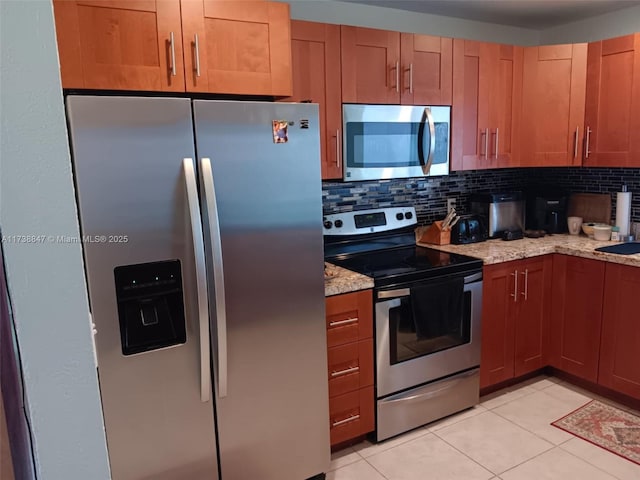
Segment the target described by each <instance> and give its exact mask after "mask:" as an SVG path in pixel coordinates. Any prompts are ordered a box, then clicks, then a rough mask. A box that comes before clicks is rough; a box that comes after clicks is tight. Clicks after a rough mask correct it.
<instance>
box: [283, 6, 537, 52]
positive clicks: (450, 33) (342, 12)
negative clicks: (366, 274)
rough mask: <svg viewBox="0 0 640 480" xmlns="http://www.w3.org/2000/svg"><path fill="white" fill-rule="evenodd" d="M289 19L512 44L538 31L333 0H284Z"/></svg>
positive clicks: (531, 41) (532, 39) (533, 41)
mask: <svg viewBox="0 0 640 480" xmlns="http://www.w3.org/2000/svg"><path fill="white" fill-rule="evenodd" d="M286 1H287V2H288V3H289V4H290V5H291V18H294V19H296V20H309V21H313V22H325V23H335V24H343V25H356V26H361V27H372V28H382V29H386V30H396V31H400V32H410V33H426V34H429V35H437V36H442V37H455V38H466V39H470V40H483V41H488V42H497V43H508V44H513V45H537V44H538V42H539V35H540V32H539V31H537V30H529V29H526V28H519V27H508V26H505V25H497V24H493V23H484V22H474V21H471V20H464V19H460V18H453V17H443V16H440V15H427V14H424V13H415V12H407V11H404V10H397V9H395V8H382V7H373V6H369V5H361V4H355V3H346V2H336V1H333V0H286Z"/></svg>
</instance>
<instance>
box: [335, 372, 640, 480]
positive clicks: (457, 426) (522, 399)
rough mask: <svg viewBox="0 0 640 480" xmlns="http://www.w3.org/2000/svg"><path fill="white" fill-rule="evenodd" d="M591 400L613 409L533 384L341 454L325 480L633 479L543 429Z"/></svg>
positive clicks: (540, 381) (620, 462) (550, 380)
mask: <svg viewBox="0 0 640 480" xmlns="http://www.w3.org/2000/svg"><path fill="white" fill-rule="evenodd" d="M592 398H597V399H598V400H601V401H604V402H608V403H612V402H610V401H608V400H606V399H603V398H600V397H597V396H595V395H593V394H591V393H589V392H586V391H584V390H581V389H579V388H577V387H575V386H573V385H569V384H567V383H565V382H562V381H560V380H559V379H557V378H554V377H543V376H541V377H537V378H534V379H532V380H529V381H527V382H524V383H521V384H519V385H516V386H515V387H512V388H509V389H505V390H501V391H499V392H496V393H493V394H491V395H488V396H486V397H482V398H481V399H480V402H481V403H480V405H477V406H476V407H474V408H472V409H469V410H466V411H465V412H462V413H460V414H457V415H453V416H451V417H448V418H446V419H443V420H440V421H438V422H434V423H431V424H429V425H427V426H425V427H422V428H418V429H416V430H413V431H411V432H409V433H406V434H404V435H401V436H399V437H396V438H393V439H391V440H388V441H386V442H382V443H379V444H375V445H374V444H371V443H369V442H363V443H360V444H358V445H354V446H353V447H350V448H347V449H345V450H341V451H340V452H337V453H335V454H334V455H333V456H332V462H331V471H330V472H328V473H327V480H414V479H415V480H425V479H428V480H491V479H494V480H498V479H501V480H574V479H575V480H616V479H617V480H638V479H640V465H636V464H634V463H632V462H630V461H628V460H625V459H623V458H621V457H618V456H617V455H614V454H612V453H609V452H607V451H606V450H604V449H601V448H599V447H596V446H594V445H592V444H590V443H588V442H585V441H584V440H581V439H579V438H577V437H574V436H573V435H571V434H568V433H566V432H563V431H562V430H559V429H557V428H555V427H552V426H551V425H550V423H551V422H553V421H554V420H557V419H559V418H560V417H562V416H564V415H566V414H568V413H570V412H572V411H573V410H575V409H576V408H578V407H580V406H582V405H584V404H585V403H587V402H588V401H589V400H591V399H592ZM621 408H624V407H621ZM625 410H629V409H626V408H625ZM633 413H636V414H638V412H633Z"/></svg>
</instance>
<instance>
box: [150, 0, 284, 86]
mask: <svg viewBox="0 0 640 480" xmlns="http://www.w3.org/2000/svg"><path fill="white" fill-rule="evenodd" d="M158 3H162V2H158ZM180 3H181V10H182V34H183V44H184V59H185V62H184V64H185V74H186V87H187V91H188V92H215V93H229V94H249V95H273V96H288V95H291V91H292V90H291V38H290V27H289V5H288V4H286V3H274V2H266V1H231V0H181V2H180Z"/></svg>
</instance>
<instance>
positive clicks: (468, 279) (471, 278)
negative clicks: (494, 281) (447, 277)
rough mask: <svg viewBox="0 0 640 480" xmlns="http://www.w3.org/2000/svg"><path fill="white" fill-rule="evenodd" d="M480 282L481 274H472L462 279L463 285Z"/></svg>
mask: <svg viewBox="0 0 640 480" xmlns="http://www.w3.org/2000/svg"><path fill="white" fill-rule="evenodd" d="M480 280H482V272H478V273H474V274H473V275H468V276H466V277H464V283H465V284H467V283H473V282H478V281H480Z"/></svg>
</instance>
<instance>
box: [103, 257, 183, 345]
mask: <svg viewBox="0 0 640 480" xmlns="http://www.w3.org/2000/svg"><path fill="white" fill-rule="evenodd" d="M113 273H114V279H115V286H116V298H117V301H118V317H119V322H120V339H121V344H122V353H123V355H133V354H136V353H142V352H148V351H151V350H157V349H159V348H164V347H170V346H172V345H179V344H181V343H185V342H186V341H187V337H186V325H185V313H184V300H183V292H182V290H183V287H182V272H181V268H180V261H179V260H169V261H164V262H152V263H141V264H137V265H123V266H119V267H116V268H115V269H114V271H113Z"/></svg>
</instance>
